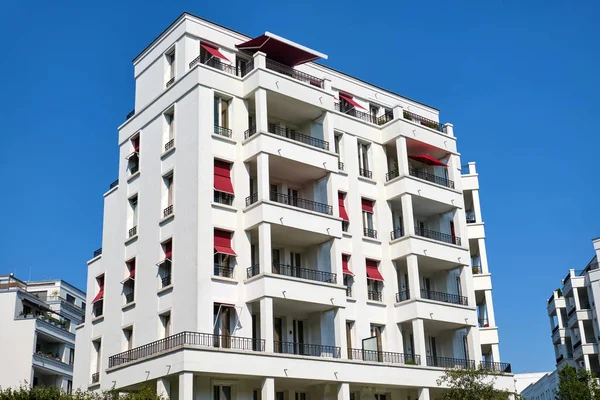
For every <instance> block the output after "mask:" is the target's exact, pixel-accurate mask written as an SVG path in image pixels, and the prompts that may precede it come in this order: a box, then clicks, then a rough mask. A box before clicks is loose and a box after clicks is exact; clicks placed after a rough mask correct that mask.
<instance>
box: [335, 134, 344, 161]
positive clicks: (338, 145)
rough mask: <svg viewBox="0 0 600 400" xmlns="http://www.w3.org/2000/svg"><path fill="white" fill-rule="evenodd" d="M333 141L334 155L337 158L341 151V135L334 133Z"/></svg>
mask: <svg viewBox="0 0 600 400" xmlns="http://www.w3.org/2000/svg"><path fill="white" fill-rule="evenodd" d="M333 139H334V150H335V154H337V155H338V156H339V155H340V153H341V149H342V135H340V134H337V133H336V134H335V136H334V137H333Z"/></svg>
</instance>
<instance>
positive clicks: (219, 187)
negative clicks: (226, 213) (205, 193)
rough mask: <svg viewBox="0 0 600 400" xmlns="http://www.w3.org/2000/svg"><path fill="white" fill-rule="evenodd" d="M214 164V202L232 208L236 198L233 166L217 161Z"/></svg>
mask: <svg viewBox="0 0 600 400" xmlns="http://www.w3.org/2000/svg"><path fill="white" fill-rule="evenodd" d="M214 163H215V166H214V202H215V203H221V204H226V205H228V206H230V205H232V204H233V198H234V192H233V184H232V182H231V164H230V163H228V162H226V161H221V160H215V161H214Z"/></svg>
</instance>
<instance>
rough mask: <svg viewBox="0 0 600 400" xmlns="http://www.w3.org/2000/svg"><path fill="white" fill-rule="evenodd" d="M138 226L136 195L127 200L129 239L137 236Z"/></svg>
mask: <svg viewBox="0 0 600 400" xmlns="http://www.w3.org/2000/svg"><path fill="white" fill-rule="evenodd" d="M137 225H138V195H137V194H135V195H133V196H132V197H130V198H129V232H128V233H129V237H133V236H136V235H137Z"/></svg>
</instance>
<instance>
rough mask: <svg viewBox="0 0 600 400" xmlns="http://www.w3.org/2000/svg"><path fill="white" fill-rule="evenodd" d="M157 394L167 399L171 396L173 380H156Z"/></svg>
mask: <svg viewBox="0 0 600 400" xmlns="http://www.w3.org/2000/svg"><path fill="white" fill-rule="evenodd" d="M156 395H157V396H159V397H162V398H165V399H168V398H170V397H171V382H169V380H168V379H167V378H158V379H157V380H156Z"/></svg>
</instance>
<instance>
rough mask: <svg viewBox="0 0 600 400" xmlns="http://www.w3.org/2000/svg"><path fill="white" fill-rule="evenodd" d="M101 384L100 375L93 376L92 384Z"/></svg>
mask: <svg viewBox="0 0 600 400" xmlns="http://www.w3.org/2000/svg"><path fill="white" fill-rule="evenodd" d="M98 382H100V373H99V372H96V373H94V374H92V383H98Z"/></svg>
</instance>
